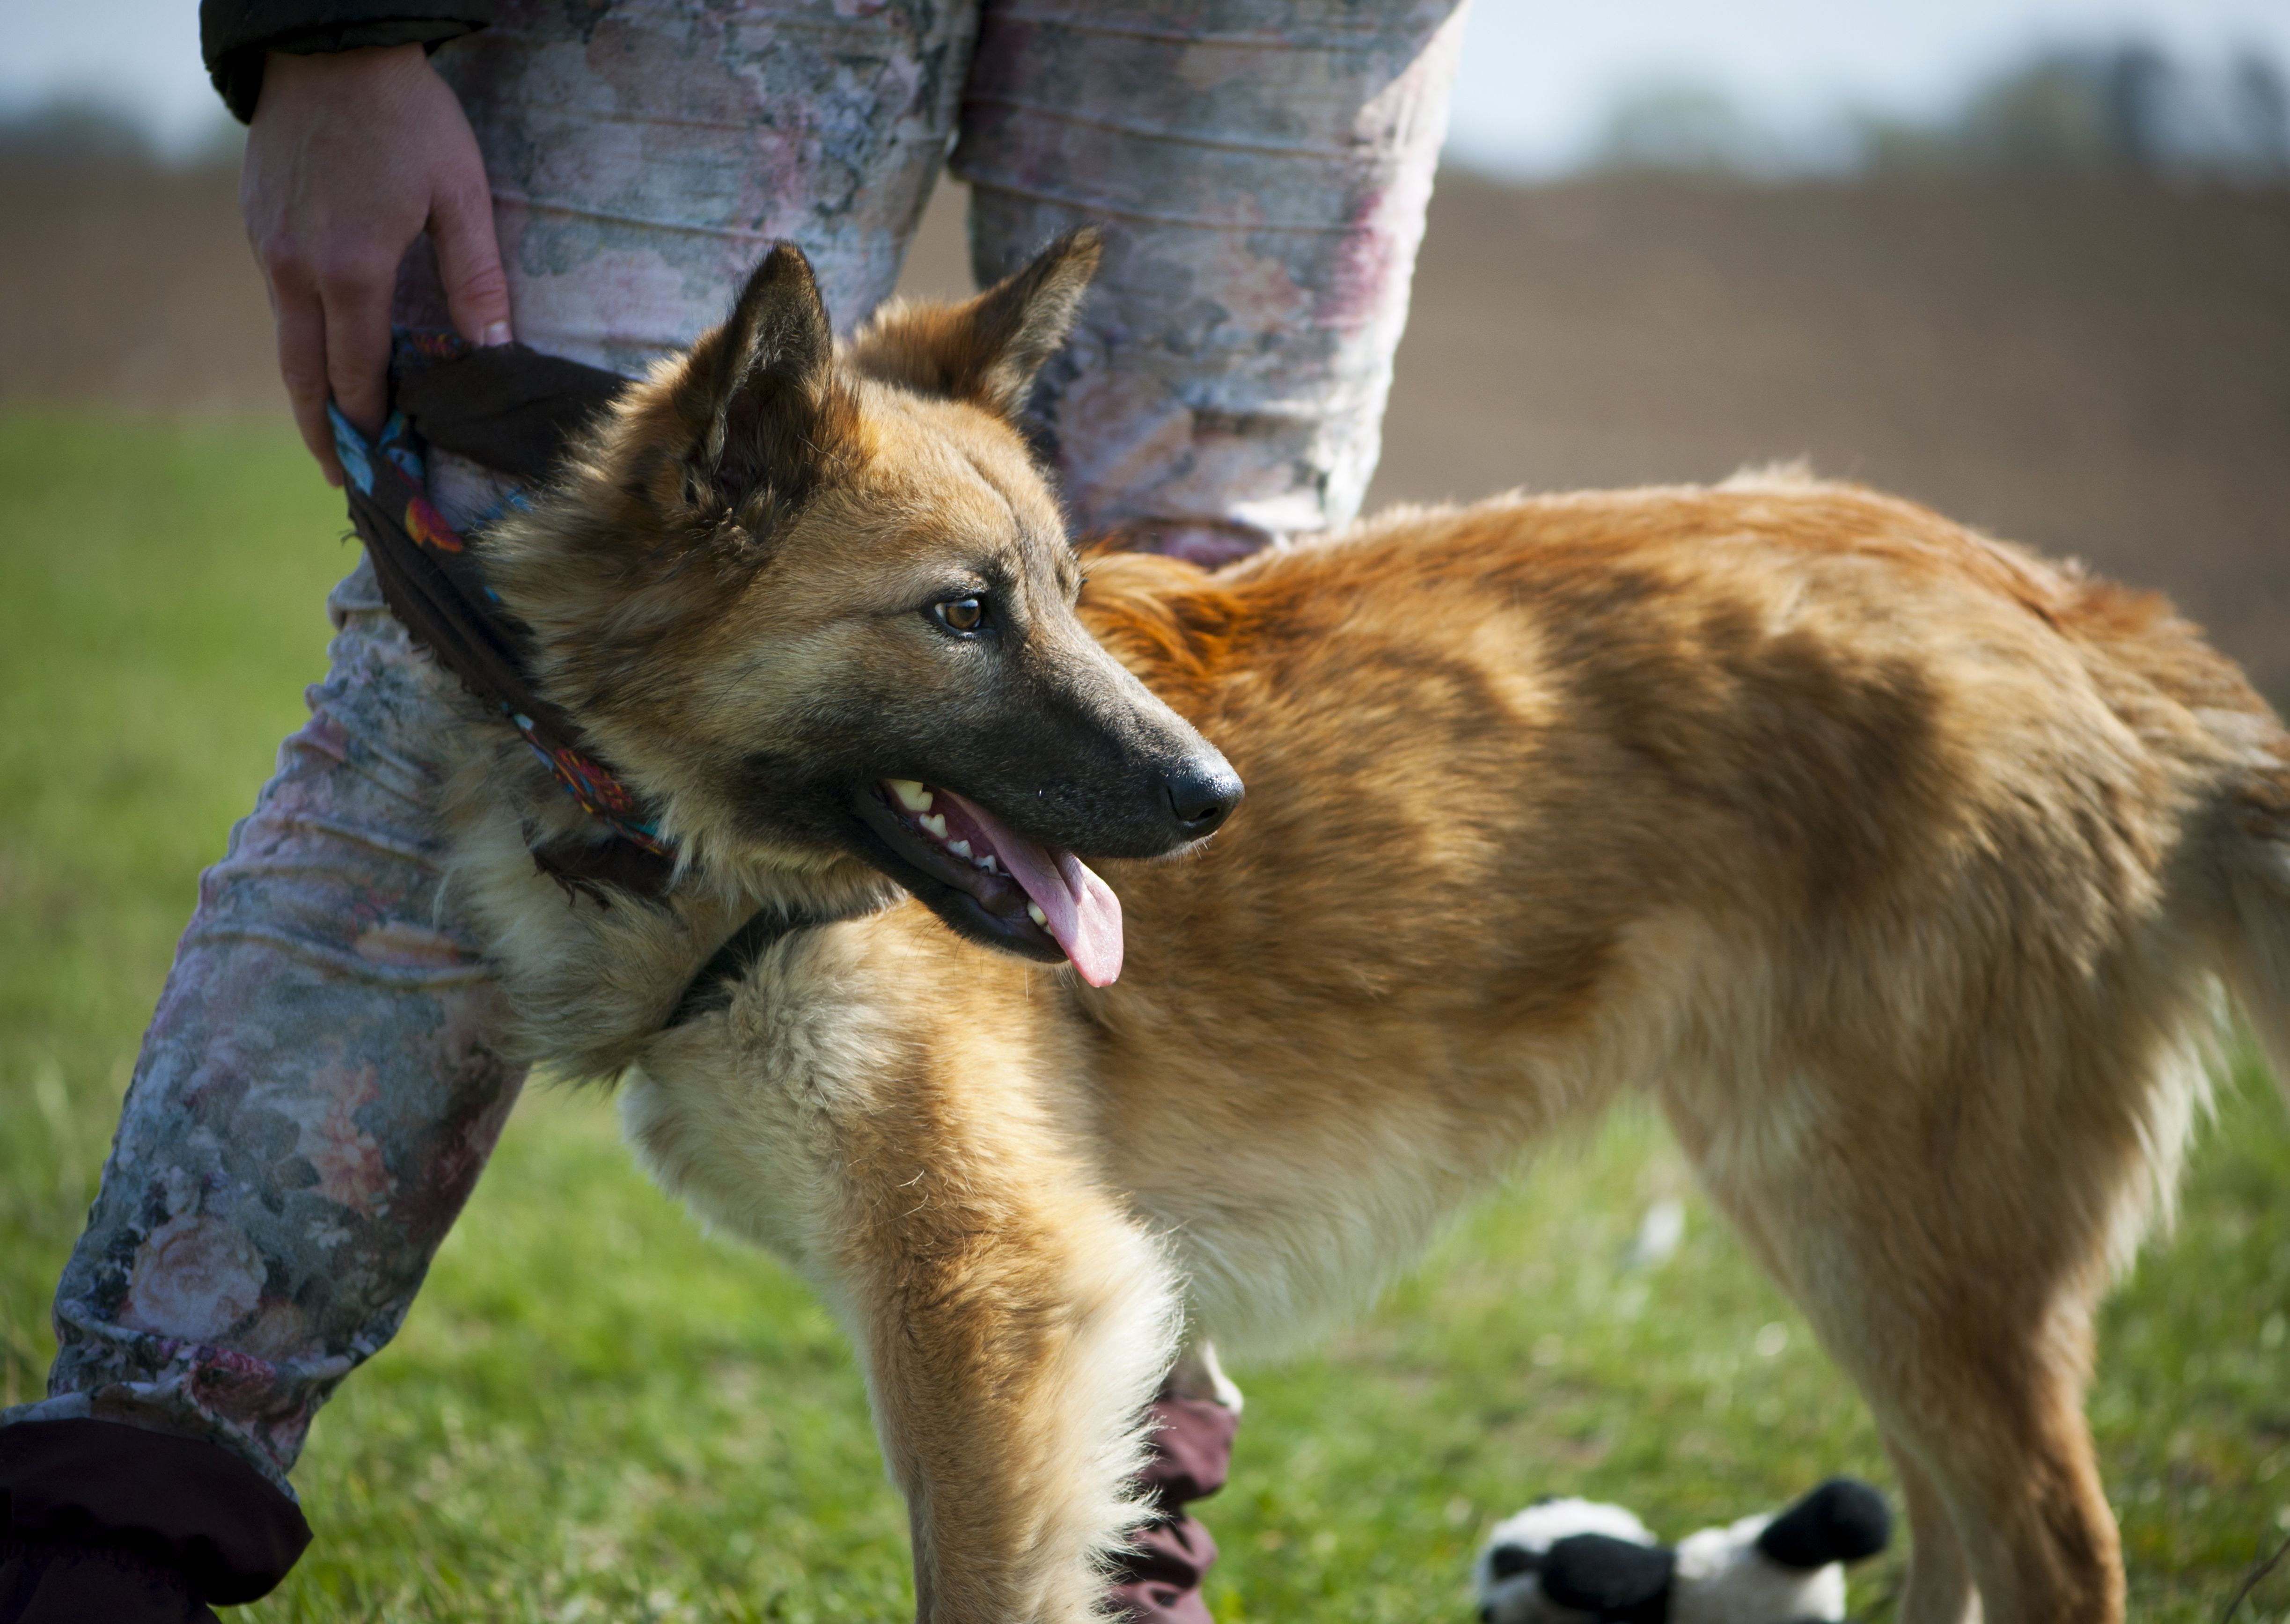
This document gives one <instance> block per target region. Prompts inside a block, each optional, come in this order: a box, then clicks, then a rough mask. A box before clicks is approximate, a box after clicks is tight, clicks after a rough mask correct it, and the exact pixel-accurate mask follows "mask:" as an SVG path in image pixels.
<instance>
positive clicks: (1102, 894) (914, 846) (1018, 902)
mask: <svg viewBox="0 0 2290 1624" xmlns="http://www.w3.org/2000/svg"><path fill="white" fill-rule="evenodd" d="M856 809H857V811H858V813H859V816H860V820H861V821H862V822H863V823H865V824H866V826H867V827H868V828H869V829H870V830H871V831H873V833H874V834H875V835H876V836H877V838H879V839H880V840H881V841H882V842H883V844H885V845H886V846H888V847H889V848H890V849H891V852H892V854H893V856H894V857H896V858H898V859H899V860H901V864H902V865H903V866H906V867H909V868H913V869H915V870H917V871H918V872H919V873H920V874H921V875H922V876H925V878H926V879H927V880H929V881H931V882H933V883H934V884H935V886H936V887H937V888H938V889H939V891H940V892H941V894H939V895H932V894H930V893H929V892H927V891H925V889H924V888H923V887H917V886H915V885H913V884H911V883H910V882H909V890H914V891H916V892H917V893H918V894H921V895H922V898H923V900H925V901H926V902H929V903H930V904H931V905H932V906H933V908H937V909H938V910H939V911H940V912H941V914H943V913H946V912H947V911H948V907H949V905H952V906H954V907H956V908H960V909H961V910H962V911H963V912H964V913H965V915H968V916H971V923H972V924H973V925H983V926H984V927H985V929H984V931H983V932H981V933H983V934H985V935H988V936H989V937H991V938H994V939H997V940H1002V941H1003V942H1005V945H1007V946H1010V947H1013V948H1018V949H1019V950H1020V951H1021V952H1027V953H1029V955H1030V956H1036V957H1044V958H1057V957H1062V958H1066V959H1069V960H1071V961H1072V964H1073V967H1074V968H1075V969H1076V970H1077V971H1078V972H1080V973H1081V979H1082V980H1085V981H1086V982H1088V983H1089V984H1090V985H1091V986H1092V987H1104V986H1107V985H1109V983H1111V982H1112V980H1114V978H1115V977H1117V976H1118V975H1119V974H1120V973H1121V900H1120V899H1119V898H1118V897H1117V896H1115V895H1114V894H1113V888H1112V887H1111V886H1109V885H1108V884H1106V883H1105V882H1104V881H1103V880H1101V879H1100V878H1098V877H1097V876H1096V875H1095V874H1093V872H1091V870H1090V868H1089V866H1088V865H1087V864H1086V863H1085V862H1083V861H1082V860H1081V859H1079V858H1078V857H1076V856H1075V855H1074V854H1073V853H1072V852H1061V851H1058V850H1056V849H1054V848H1053V847H1049V846H1043V845H1037V844H1035V843H1034V842H1033V841H1030V840H1029V839H1027V838H1026V837H1025V836H1023V835H1021V834H1019V833H1018V832H1017V831H1016V830H1014V829H1013V828H1010V827H1009V826H1008V825H1006V824H1005V823H1004V822H1002V820H1000V819H998V818H997V817H995V815H994V814H993V813H992V812H988V811H987V810H986V809H985V808H984V807H982V806H981V805H979V804H978V803H977V802H975V801H973V800H970V799H969V798H967V797H966V796H959V795H957V794H956V793H955V792H954V791H953V790H951V789H944V788H940V787H938V786H937V785H934V784H920V783H917V782H916V781H915V780H912V779H884V780H880V781H879V782H877V783H875V784H872V785H869V786H867V787H865V788H861V790H860V791H859V793H858V796H856ZM896 877H899V878H901V879H906V878H907V876H903V875H901V876H896ZM944 892H953V893H957V894H955V895H946V894H943V893H944Z"/></svg>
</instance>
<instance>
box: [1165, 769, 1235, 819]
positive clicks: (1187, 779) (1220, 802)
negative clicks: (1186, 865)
mask: <svg viewBox="0 0 2290 1624" xmlns="http://www.w3.org/2000/svg"><path fill="white" fill-rule="evenodd" d="M1161 793H1162V794H1164V795H1165V796H1168V798H1169V810H1170V811H1171V812H1174V813H1176V814H1177V821H1178V823H1179V824H1181V826H1183V828H1184V831H1185V833H1186V834H1188V835H1190V836H1202V835H1205V834H1207V833H1209V832H1210V831H1211V830H1213V829H1214V828H1216V827H1217V825H1219V824H1221V823H1222V822H1223V821H1224V820H1225V819H1226V817H1227V816H1228V815H1229V813H1230V812H1231V811H1232V809H1233V808H1234V807H1236V806H1237V805H1239V804H1240V796H1241V788H1240V774H1238V773H1237V772H1234V771H1233V770H1232V765H1231V764H1230V763H1229V762H1227V761H1226V760H1225V758H1224V757H1223V756H1220V755H1218V754H1217V753H1216V752H1215V751H1213V750H1212V751H1210V752H1209V753H1208V754H1207V755H1206V756H1193V757H1191V758H1189V760H1187V761H1186V762H1185V763H1183V764H1181V766H1179V767H1178V768H1177V769H1176V771H1174V772H1171V773H1170V774H1169V775H1168V777H1166V778H1165V779H1163V780H1161Z"/></svg>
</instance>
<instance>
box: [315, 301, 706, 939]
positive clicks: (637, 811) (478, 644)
mask: <svg viewBox="0 0 2290 1624" xmlns="http://www.w3.org/2000/svg"><path fill="white" fill-rule="evenodd" d="M393 382H394V385H395V389H396V399H395V404H394V406H393V409H392V411H391V412H390V414H389V419H388V421H387V422H386V423H385V424H383V426H382V430H381V433H380V435H379V436H377V437H375V438H374V439H373V440H371V441H369V440H367V439H366V438H365V437H364V436H363V435H361V434H360V433H359V432H358V431H357V430H356V428H353V427H352V426H351V425H350V424H349V422H348V420H346V419H344V418H343V417H342V415H341V414H340V412H333V411H332V409H331V408H330V409H329V412H328V415H329V417H330V418H331V419H332V424H333V430H334V445H335V449H336V451H337V452H338V453H339V454H340V457H341V461H342V468H343V471H344V473H345V474H347V475H348V485H347V489H348V496H349V508H350V523H351V524H353V525H355V526H356V530H357V532H358V535H359V537H360V538H361V539H362V540H364V542H365V548H366V556H367V557H369V558H370V559H371V560H372V563H373V572H374V579H375V580H377V581H378V582H379V583H380V587H381V594H382V596H383V598H384V599H385V600H386V601H387V602H388V604H389V607H390V609H391V611H392V612H394V613H395V614H396V616H397V618H398V619H399V620H402V621H404V624H405V628H406V630H407V631H408V632H409V633H411V634H412V637H413V640H414V641H415V642H416V643H418V644H420V645H421V646H422V647H424V648H426V649H428V651H429V652H431V653H432V654H433V655H435V656H436V659H437V660H438V661H439V663H441V664H442V665H444V667H445V668H446V669H447V670H449V671H451V672H452V673H453V675H454V676H458V677H459V678H460V680H461V684H462V685H463V686H464V687H466V688H468V690H469V692H471V693H474V694H476V696H477V697H478V698H479V699H481V700H485V701H487V702H488V703H490V704H492V705H495V706H498V707H499V708H500V711H501V713H502V715H504V716H507V717H508V721H509V723H510V724H511V725H513V726H514V727H515V728H516V730H517V732H519V733H521V734H522V735H523V736H524V741H525V742H526V743H527V744H528V745H530V746H531V747H532V751H533V753H534V754H535V755H536V756H539V757H540V759H541V761H542V762H543V763H545V764H547V765H548V770H549V772H551V773H552V774H554V775H555V777H556V781H557V783H558V784H559V785H561V786H562V787H563V788H564V791H565V793H566V794H568V795H570V796H572V797H573V800H574V801H575V802H576V803H578V804H579V805H580V806H581V810H582V811H583V812H587V813H588V814H589V816H590V817H591V818H593V819H595V820H597V824H598V825H599V831H598V832H599V836H600V838H598V839H597V840H594V841H588V842H579V843H560V844H555V845H551V846H548V847H545V848H543V849H541V850H539V851H536V852H534V853H533V860H534V861H535V862H536V863H538V864H540V867H541V868H542V869H543V870H544V871H545V872H548V873H549V874H551V875H554V876H556V878H557V879H558V880H560V881H562V882H563V883H564V884H568V885H574V884H578V885H595V884H608V885H613V886H615V887H617V888H619V889H621V890H624V891H629V892H635V893H636V894H637V895H639V896H645V897H652V898H657V897H660V896H662V895H664V894H666V892H667V891H668V887H669V881H670V880H671V879H672V878H673V877H674V875H675V869H676V854H675V852H673V851H672V850H671V849H670V848H669V845H668V844H667V843H666V842H664V841H662V840H661V838H660V836H659V833H658V830H657V828H655V826H654V822H653V816H652V813H651V812H650V810H649V809H648V808H646V807H645V805H643V804H641V803H640V802H639V801H638V800H637V797H636V796H635V795H634V794H632V793H631V792H630V791H629V788H628V787H627V786H626V785H625V784H623V783H622V782H621V779H620V775H619V774H618V773H616V772H613V769H612V768H611V767H610V766H609V765H607V764H605V762H603V761H601V760H599V759H598V758H597V756H596V755H595V754H594V752H593V751H591V750H589V748H588V747H587V745H586V743H585V741H584V740H582V738H581V730H580V727H579V725H578V724H576V723H574V721H573V718H572V717H571V716H567V715H566V714H565V713H564V711H563V710H561V709H559V708H557V707H556V706H555V705H553V704H551V703H549V701H548V700H546V699H544V698H542V697H541V695H540V692H539V691H538V690H537V689H535V688H534V687H533V685H532V677H531V676H530V675H529V673H528V671H527V668H526V649H527V634H526V631H525V628H524V626H523V625H522V624H521V623H520V622H518V621H517V620H516V618H515V617H514V616H512V615H510V614H509V613H508V612H507V611H506V610H504V609H503V608H502V607H501V604H500V599H499V598H498V597H497V596H495V595H494V594H493V592H492V588H489V587H488V586H486V584H485V580H484V572H482V571H481V570H480V569H479V568H478V566H477V562H476V558H475V557H474V556H471V554H470V552H469V550H468V545H467V543H466V542H465V541H464V540H462V538H461V537H460V535H459V534H458V533H456V532H455V531H454V530H453V528H452V525H450V524H447V523H446V522H445V519H444V516H443V515H441V514H440V513H439V512H438V511H437V509H436V508H435V507H433V506H431V504H430V502H429V498H428V480H427V469H426V467H425V463H424V445H425V442H428V443H434V444H437V445H439V446H442V447H444V448H445V449H446V450H449V451H453V452H460V453H461V454H463V455H467V456H469V457H471V458H473V459H474V460H477V461H480V462H483V463H484V464H485V465H486V466H487V467H490V468H499V469H500V470H501V471H502V472H504V473H508V474H510V475H513V476H516V477H517V478H520V479H523V480H526V481H533V480H538V479H541V478H545V477H546V476H548V473H549V471H550V470H551V469H552V468H554V467H555V466H556V462H557V460H558V459H559V458H560V457H561V456H562V454H563V452H564V444H565V442H566V440H567V439H568V438H569V437H570V436H572V435H573V433H574V432H575V431H576V430H577V429H579V428H581V426H582V425H583V424H585V423H587V422H588V421H589V420H591V419H592V418H593V417H594V416H595V414H596V413H597V412H598V411H600V410H601V409H602V408H603V407H604V406H605V404H608V403H609V402H610V401H611V400H612V399H613V396H615V395H617V394H618V393H619V391H620V390H621V389H622V388H626V387H627V382H628V380H626V379H623V378H621V377H620V376H619V375H618V374H616V373H613V372H602V371H599V370H598V369H597V368H595V367H589V366H582V365H581V364H578V363H577V362H572V361H565V360H562V359H560V358H558V357H556V356H544V355H542V354H540V352H539V351H537V350H533V349H529V348H525V347H524V345H522V344H507V345H501V346H499V347H497V348H490V349H474V348H470V347H469V346H468V345H467V344H465V343H463V342H462V341H461V340H459V339H457V338H454V337H452V335H451V334H436V333H403V332H402V333H400V334H399V335H398V352H397V359H396V365H395V367H394V379H393Z"/></svg>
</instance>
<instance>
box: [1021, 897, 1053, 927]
mask: <svg viewBox="0 0 2290 1624" xmlns="http://www.w3.org/2000/svg"><path fill="white" fill-rule="evenodd" d="M1026 917H1027V918H1029V919H1030V920H1032V921H1033V922H1034V923H1035V924H1038V925H1040V926H1041V927H1042V928H1043V929H1044V930H1045V931H1046V930H1048V929H1049V928H1050V916H1048V915H1047V914H1045V913H1044V912H1043V911H1042V905H1041V904H1040V903H1038V902H1029V903H1027V904H1026Z"/></svg>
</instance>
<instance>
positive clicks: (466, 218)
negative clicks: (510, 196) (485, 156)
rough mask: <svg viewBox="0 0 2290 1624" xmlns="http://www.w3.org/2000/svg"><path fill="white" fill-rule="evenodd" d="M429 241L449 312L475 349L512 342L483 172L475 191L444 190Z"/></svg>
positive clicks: (432, 207)
mask: <svg viewBox="0 0 2290 1624" xmlns="http://www.w3.org/2000/svg"><path fill="white" fill-rule="evenodd" d="M429 240H430V242H431V244H433V245H434V246H435V247H436V250H437V275H438V278H439V279H440V280H441V281H442V282H444V284H445V308H446V309H447V310H448V311H449V312H451V314H452V317H453V325H454V326H455V327H456V328H458V329H460V333H461V336H462V337H463V338H465V339H468V340H469V341H470V342H472V343H475V344H488V345H490V344H506V343H508V341H509V338H510V336H511V335H510V332H509V321H508V276H506V275H505V274H504V273H503V272H502V270H501V262H500V241H499V239H498V238H496V237H495V236H494V235H493V200H492V192H491V191H490V190H489V189H488V188H486V186H485V183H484V172H483V171H479V172H478V175H477V178H476V184H475V185H474V186H452V187H447V188H443V189H442V190H440V191H439V192H438V194H437V196H436V198H435V200H434V201H433V202H432V203H431V204H430V209H429Z"/></svg>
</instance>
